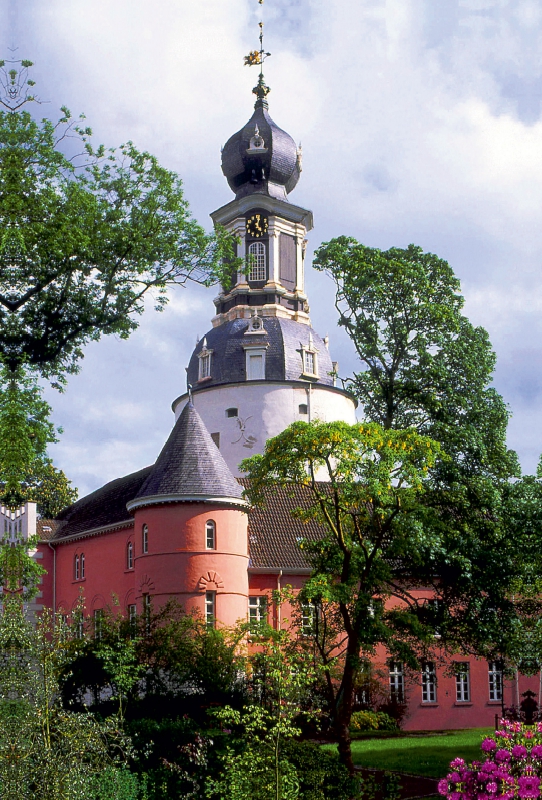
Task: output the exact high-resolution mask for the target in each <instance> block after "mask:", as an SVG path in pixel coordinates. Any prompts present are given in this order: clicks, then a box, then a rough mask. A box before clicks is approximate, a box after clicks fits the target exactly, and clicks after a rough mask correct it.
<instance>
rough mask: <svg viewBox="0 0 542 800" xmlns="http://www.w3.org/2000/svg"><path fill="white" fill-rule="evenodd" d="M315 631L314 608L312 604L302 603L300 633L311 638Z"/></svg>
mask: <svg viewBox="0 0 542 800" xmlns="http://www.w3.org/2000/svg"><path fill="white" fill-rule="evenodd" d="M315 630H316V606H315V605H314V603H303V605H302V606H301V633H303V634H304V635H305V636H312V635H313V634H314V633H315Z"/></svg>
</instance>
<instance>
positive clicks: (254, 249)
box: [248, 242, 267, 281]
mask: <svg viewBox="0 0 542 800" xmlns="http://www.w3.org/2000/svg"><path fill="white" fill-rule="evenodd" d="M266 278H267V270H266V266H265V245H264V244H263V243H262V242H254V244H251V245H250V246H249V248H248V279H249V281H265V280H266Z"/></svg>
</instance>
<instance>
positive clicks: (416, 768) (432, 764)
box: [352, 728, 493, 778]
mask: <svg viewBox="0 0 542 800" xmlns="http://www.w3.org/2000/svg"><path fill="white" fill-rule="evenodd" d="M492 730H493V729H492V728H473V729H470V730H461V731H446V732H445V733H443V734H439V735H434V734H433V735H432V734H430V733H427V734H426V735H425V736H420V735H417V736H401V737H399V738H385V739H357V740H355V741H353V742H352V756H353V759H354V763H355V764H357V765H359V766H361V767H371V768H373V769H385V770H391V771H392V772H407V773H410V774H411V775H424V776H425V777H428V778H442V777H444V776H445V775H446V773H447V772H448V767H449V764H450V761H452V759H454V758H457V757H458V756H460V757H461V758H464V759H465V761H472V759H477V758H480V757H481V754H482V753H481V750H480V744H481V742H482V739H483V738H484V736H487V735H488V734H489V733H491V732H492Z"/></svg>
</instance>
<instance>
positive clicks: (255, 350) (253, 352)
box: [245, 347, 266, 381]
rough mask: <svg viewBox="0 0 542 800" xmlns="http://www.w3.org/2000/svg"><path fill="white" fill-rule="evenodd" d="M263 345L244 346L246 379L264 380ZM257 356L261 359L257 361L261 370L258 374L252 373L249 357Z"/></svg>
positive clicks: (264, 349)
mask: <svg viewBox="0 0 542 800" xmlns="http://www.w3.org/2000/svg"><path fill="white" fill-rule="evenodd" d="M265 351H266V348H265V347H246V348H245V358H246V364H245V372H246V376H247V381H263V380H265ZM254 356H257V357H258V358H260V359H261V361H260V362H259V363H260V364H261V370H260V372H259V374H258V375H254V373H253V372H252V369H251V367H250V363H251V362H250V359H251V357H254Z"/></svg>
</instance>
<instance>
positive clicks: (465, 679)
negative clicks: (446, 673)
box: [455, 661, 470, 703]
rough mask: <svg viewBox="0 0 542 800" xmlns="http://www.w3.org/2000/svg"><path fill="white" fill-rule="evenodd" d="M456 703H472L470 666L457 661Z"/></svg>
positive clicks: (466, 662)
mask: <svg viewBox="0 0 542 800" xmlns="http://www.w3.org/2000/svg"><path fill="white" fill-rule="evenodd" d="M455 701H456V703H470V664H469V662H468V661H457V662H456V664H455Z"/></svg>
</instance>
